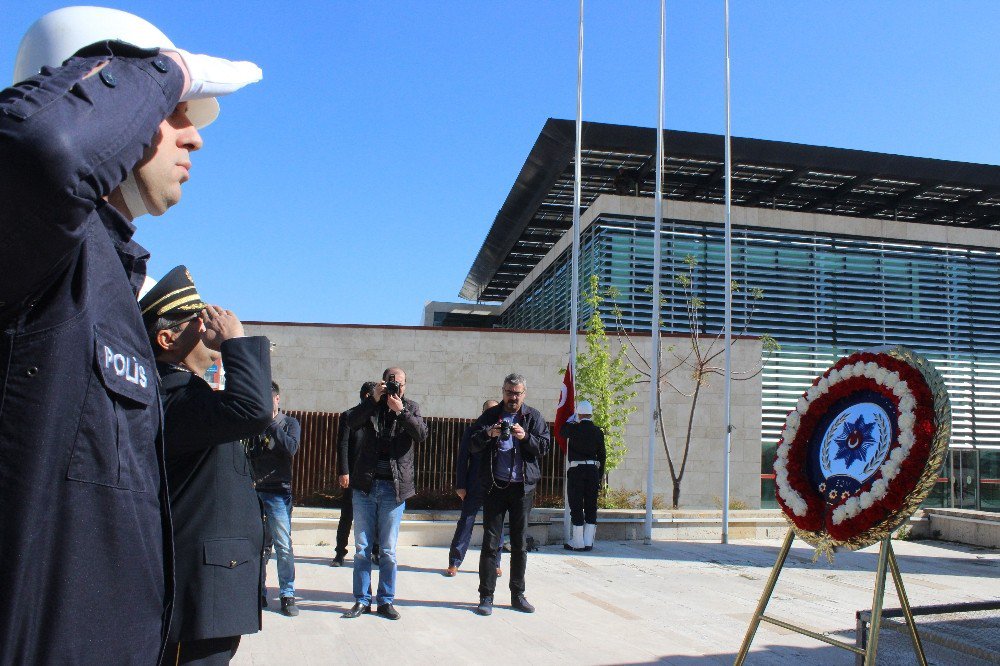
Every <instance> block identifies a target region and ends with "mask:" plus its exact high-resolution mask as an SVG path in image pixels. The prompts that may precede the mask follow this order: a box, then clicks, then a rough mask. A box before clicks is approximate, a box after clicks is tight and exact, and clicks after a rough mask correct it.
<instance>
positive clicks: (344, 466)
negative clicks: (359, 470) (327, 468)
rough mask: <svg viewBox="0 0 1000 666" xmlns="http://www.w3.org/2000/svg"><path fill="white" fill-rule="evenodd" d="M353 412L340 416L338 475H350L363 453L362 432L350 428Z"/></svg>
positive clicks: (349, 411) (338, 428) (348, 411)
mask: <svg viewBox="0 0 1000 666" xmlns="http://www.w3.org/2000/svg"><path fill="white" fill-rule="evenodd" d="M350 419H351V410H350V409H348V410H347V411H345V412H344V413H343V414H341V415H340V420H339V423H338V426H337V474H338V475H339V476H343V475H344V474H350V473H351V468H352V467H354V463H355V462H356V461H357V459H358V452H359V451H361V439H362V434H361V430H360V429H357V428H351V426H350Z"/></svg>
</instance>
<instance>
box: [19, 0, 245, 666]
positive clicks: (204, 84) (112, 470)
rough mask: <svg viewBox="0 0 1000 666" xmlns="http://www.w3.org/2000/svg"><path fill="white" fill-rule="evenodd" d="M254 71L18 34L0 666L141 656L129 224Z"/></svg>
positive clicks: (142, 377)
mask: <svg viewBox="0 0 1000 666" xmlns="http://www.w3.org/2000/svg"><path fill="white" fill-rule="evenodd" d="M115 40H121V41H115ZM125 42H128V43H125ZM161 48H162V49H163V50H161ZM64 61H65V62H64ZM40 69H41V72H39V70H40ZM213 70H214V71H216V72H218V75H216V74H215V73H213ZM251 70H252V75H251ZM259 72H260V70H259V69H257V68H256V66H252V65H250V64H249V63H245V64H244V65H240V64H238V63H230V62H228V61H221V60H218V59H214V58H208V57H207V56H196V55H193V54H189V53H184V52H182V51H180V50H179V49H176V48H175V47H174V46H173V44H172V43H171V42H170V40H168V39H167V38H166V36H165V35H163V33H162V32H160V31H159V30H157V29H156V28H155V27H154V26H152V25H151V24H149V23H147V22H146V21H143V20H142V19H140V18H139V17H137V16H133V15H131V14H127V13H125V12H119V11H117V10H110V9H102V8H96V7H72V8H66V9H61V10H57V11H55V12H52V13H51V14H48V15H46V16H45V17H43V18H42V19H40V20H39V21H38V22H37V23H35V24H34V25H33V26H32V27H31V28H30V29H29V30H28V32H27V34H26V35H25V36H24V39H23V40H22V42H21V45H20V48H19V50H18V56H17V62H16V64H15V75H14V78H15V80H16V83H15V85H13V86H12V87H10V88H7V89H5V90H3V91H2V92H0V156H2V158H0V266H2V267H3V269H2V277H0V368H2V370H0V396H3V397H2V398H0V401H2V402H3V405H2V409H0V507H2V508H3V510H2V511H0V562H3V566H2V567H0V598H3V599H5V600H7V603H5V604H3V605H0V663H2V664H14V663H17V664H55V663H58V664H68V663H73V664H108V663H143V664H152V663H155V662H156V660H157V659H158V656H159V654H160V652H161V649H162V646H163V642H164V637H165V632H166V626H167V620H168V618H169V614H170V607H169V600H170V599H171V597H172V579H173V577H172V571H173V564H172V562H171V553H172V548H171V542H170V515H169V512H168V509H167V496H166V490H167V489H166V484H165V480H164V470H163V452H162V440H161V438H160V435H159V425H160V396H159V391H158V388H157V382H156V370H155V368H154V365H153V356H152V352H151V349H150V345H149V341H148V339H147V337H146V331H145V328H144V326H143V323H142V319H141V317H140V316H139V308H138V306H137V304H136V294H137V292H138V290H139V288H140V286H141V285H142V283H143V280H144V277H145V273H146V260H147V258H148V256H149V255H148V253H147V252H146V250H145V249H143V248H142V247H141V246H139V245H138V244H137V243H136V242H135V241H134V240H133V239H132V236H133V233H134V232H135V227H134V226H133V224H132V220H133V219H134V218H135V217H137V216H139V215H141V214H142V213H144V212H146V211H149V212H151V213H152V214H154V215H158V214H162V213H163V212H165V211H166V209H167V208H169V207H170V206H172V205H173V204H175V203H177V202H178V201H179V200H180V196H181V185H182V183H184V182H185V181H186V180H188V178H189V169H190V166H191V154H192V153H193V152H194V151H196V150H198V149H200V148H201V146H202V139H201V136H200V135H199V133H198V130H197V129H196V127H202V126H204V125H205V124H207V123H208V122H211V120H212V119H214V117H215V115H216V114H217V113H218V103H217V102H216V101H215V99H214V97H216V96H218V95H220V94H224V93H225V92H232V91H234V90H237V89H238V88H240V87H242V86H243V85H245V84H247V83H250V82H252V81H254V80H257V79H259V78H260V74H259ZM212 81H214V82H215V83H211V82H212ZM222 82H225V83H226V84H227V85H220V83H222Z"/></svg>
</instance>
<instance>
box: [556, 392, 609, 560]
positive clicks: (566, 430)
mask: <svg viewBox="0 0 1000 666" xmlns="http://www.w3.org/2000/svg"><path fill="white" fill-rule="evenodd" d="M593 417H594V408H593V406H592V405H591V404H590V402H588V401H587V400H581V401H580V402H578V403H577V405H576V414H575V415H574V416H573V417H571V418H570V420H569V421H568V422H567V423H565V424H563V426H562V428H561V433H562V434H563V436H565V437H566V440H567V442H568V443H569V446H568V450H567V456H568V457H569V470H568V471H567V472H566V490H567V494H568V495H569V517H570V521H571V522H572V523H573V535H572V537H571V538H570V540H569V543H567V544H564V546H565V548H566V549H567V550H591V549H593V547H594V535H595V534H596V533H597V493H598V491H599V490H600V487H601V474H603V472H604V463H605V461H606V460H607V450H606V449H605V446H604V433H603V432H602V431H601V429H600V428H598V427H597V425H595V424H594V421H593Z"/></svg>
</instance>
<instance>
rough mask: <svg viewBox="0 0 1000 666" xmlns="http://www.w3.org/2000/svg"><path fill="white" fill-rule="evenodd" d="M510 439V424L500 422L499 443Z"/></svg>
mask: <svg viewBox="0 0 1000 666" xmlns="http://www.w3.org/2000/svg"><path fill="white" fill-rule="evenodd" d="M508 439H510V423H509V422H508V421H500V441H501V442H506V441H507V440H508Z"/></svg>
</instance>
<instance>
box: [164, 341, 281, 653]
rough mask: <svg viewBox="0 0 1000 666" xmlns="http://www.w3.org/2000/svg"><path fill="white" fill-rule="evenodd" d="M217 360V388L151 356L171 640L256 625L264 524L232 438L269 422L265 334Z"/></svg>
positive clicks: (232, 345)
mask: <svg viewBox="0 0 1000 666" xmlns="http://www.w3.org/2000/svg"><path fill="white" fill-rule="evenodd" d="M222 362H223V365H224V366H225V368H226V389H225V390H224V391H213V390H212V388H211V387H210V386H209V385H208V383H207V382H206V381H205V380H204V379H202V378H201V377H196V376H195V375H193V374H191V373H190V372H186V371H184V370H181V369H179V368H176V367H174V366H168V365H164V364H162V363H160V364H157V368H158V369H159V371H160V376H161V388H162V392H163V410H164V438H165V440H166V446H165V452H166V460H167V484H168V486H169V488H170V508H171V512H172V514H173V528H174V544H175V553H176V554H175V572H176V580H177V586H176V590H177V592H176V595H175V598H174V614H173V619H172V621H171V624H170V634H169V640H170V641H171V642H174V643H176V642H178V641H186V640H197V639H202V638H219V637H223V636H238V635H240V634H251V633H254V632H256V631H258V630H259V629H260V622H261V618H260V592H261V590H260V579H261V576H260V570H261V566H262V564H263V561H262V558H261V552H262V551H263V544H264V523H263V519H262V517H261V516H262V513H261V506H260V500H258V499H257V493H256V492H255V491H254V488H253V479H252V477H251V474H250V464H249V462H248V461H247V457H246V452H245V451H244V448H243V444H242V443H241V442H240V441H239V440H241V439H246V438H250V437H253V436H254V435H257V434H259V433H260V432H261V431H262V430H263V429H264V428H265V427H266V426H267V424H268V423H269V422H270V421H271V409H272V402H271V363H270V343H269V342H268V339H267V338H264V337H248V338H236V339H233V340H227V341H226V342H224V343H222Z"/></svg>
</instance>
